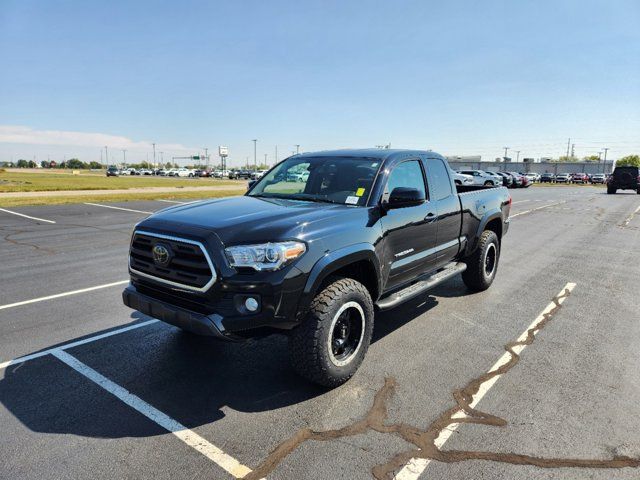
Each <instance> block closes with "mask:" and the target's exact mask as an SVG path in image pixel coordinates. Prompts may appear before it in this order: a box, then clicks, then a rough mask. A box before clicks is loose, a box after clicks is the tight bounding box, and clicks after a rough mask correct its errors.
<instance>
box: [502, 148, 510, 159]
mask: <svg viewBox="0 0 640 480" xmlns="http://www.w3.org/2000/svg"><path fill="white" fill-rule="evenodd" d="M503 148H504V159H505V160H506V159H507V152H508V151H509V147H503Z"/></svg>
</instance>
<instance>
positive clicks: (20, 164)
mask: <svg viewBox="0 0 640 480" xmlns="http://www.w3.org/2000/svg"><path fill="white" fill-rule="evenodd" d="M17 166H18V168H27V167H28V166H29V162H27V161H26V160H24V159H22V158H21V159H20V160H18V163H17Z"/></svg>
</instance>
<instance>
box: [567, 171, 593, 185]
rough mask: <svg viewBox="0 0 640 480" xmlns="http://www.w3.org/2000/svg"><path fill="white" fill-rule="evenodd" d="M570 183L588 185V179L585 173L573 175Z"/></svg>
mask: <svg viewBox="0 0 640 480" xmlns="http://www.w3.org/2000/svg"><path fill="white" fill-rule="evenodd" d="M571 182H572V183H583V184H584V183H589V177H588V176H587V174H586V173H582V172H581V173H574V174H573V175H571Z"/></svg>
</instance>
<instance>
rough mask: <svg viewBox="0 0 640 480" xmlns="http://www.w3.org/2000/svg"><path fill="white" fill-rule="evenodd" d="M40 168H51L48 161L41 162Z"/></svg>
mask: <svg viewBox="0 0 640 480" xmlns="http://www.w3.org/2000/svg"><path fill="white" fill-rule="evenodd" d="M40 166H41V167H42V168H49V162H47V161H46V160H42V161H41V162H40Z"/></svg>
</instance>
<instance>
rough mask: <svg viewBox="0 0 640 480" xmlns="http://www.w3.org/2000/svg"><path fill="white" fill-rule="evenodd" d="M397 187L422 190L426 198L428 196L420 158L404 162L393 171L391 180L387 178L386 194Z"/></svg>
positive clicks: (390, 176)
mask: <svg viewBox="0 0 640 480" xmlns="http://www.w3.org/2000/svg"><path fill="white" fill-rule="evenodd" d="M397 187H407V188H415V189H417V190H418V191H419V192H422V194H423V195H424V196H425V198H426V197H427V196H426V193H425V186H424V175H423V174H422V167H421V166H420V162H419V161H418V160H409V161H407V162H402V163H401V164H400V165H398V166H396V167H395V168H394V169H393V170H392V171H391V175H389V180H387V188H386V189H385V194H390V193H391V192H392V191H393V189H394V188H397Z"/></svg>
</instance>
